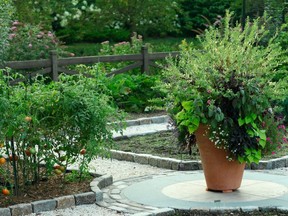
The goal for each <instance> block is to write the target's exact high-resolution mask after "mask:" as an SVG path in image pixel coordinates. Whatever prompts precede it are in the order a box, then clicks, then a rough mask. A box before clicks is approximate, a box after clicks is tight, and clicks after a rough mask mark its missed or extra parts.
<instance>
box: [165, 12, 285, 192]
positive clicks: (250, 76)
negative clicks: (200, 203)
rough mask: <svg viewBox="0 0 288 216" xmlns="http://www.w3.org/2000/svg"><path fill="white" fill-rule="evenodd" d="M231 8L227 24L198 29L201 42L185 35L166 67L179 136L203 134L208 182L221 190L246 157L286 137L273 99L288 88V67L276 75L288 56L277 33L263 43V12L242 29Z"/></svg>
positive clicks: (230, 186)
mask: <svg viewBox="0 0 288 216" xmlns="http://www.w3.org/2000/svg"><path fill="white" fill-rule="evenodd" d="M231 16H232V13H230V12H228V11H227V13H226V16H225V18H224V19H223V20H221V22H220V23H221V26H210V27H209V28H208V29H207V30H206V31H205V32H204V34H203V35H201V36H199V37H198V40H199V41H200V47H199V48H195V47H193V44H187V43H186V42H185V41H183V43H182V45H181V50H180V55H179V57H178V58H177V59H176V60H173V59H172V58H171V59H168V67H167V68H166V69H165V71H164V72H163V75H164V77H165V82H163V83H164V84H163V85H164V87H165V89H166V90H167V91H168V93H169V96H168V100H169V109H170V111H171V113H172V117H173V118H174V119H175V120H176V125H177V128H178V130H179V131H180V137H182V138H186V140H190V141H191V140H193V139H191V136H194V135H195V136H196V142H197V146H198V148H199V151H200V156H201V161H202V166H203V170H204V174H205V179H206V183H207V189H210V190H220V191H232V190H235V189H237V188H239V187H240V185H241V180H242V176H243V171H244V168H245V164H251V163H258V162H259V160H260V159H261V158H262V156H263V155H264V154H271V152H272V151H275V149H277V148H278V147H279V145H281V144H282V143H283V142H284V141H285V137H284V136H285V126H284V125H281V119H280V118H277V117H276V116H275V114H274V113H273V110H272V107H271V101H272V99H276V98H277V99H281V98H285V94H287V92H288V91H287V83H288V82H287V75H286V78H284V79H282V80H278V81H277V82H274V81H273V77H275V76H276V75H277V73H280V71H279V70H278V68H279V66H280V65H281V64H282V63H283V61H287V57H286V60H285V58H283V51H282V50H281V48H280V46H279V45H278V44H277V43H275V42H274V39H275V37H276V36H275V37H272V38H271V39H270V40H269V42H268V44H266V45H261V40H262V39H263V38H264V37H265V36H266V35H267V33H268V31H267V30H266V29H265V22H263V20H261V21H260V18H259V19H256V20H253V21H252V22H250V21H249V20H247V22H246V25H245V29H244V30H242V29H241V26H240V25H238V24H236V25H235V26H232V24H231ZM261 23H262V24H261ZM281 73H283V71H281ZM285 73H286V74H287V71H286V72H285ZM187 138H190V139H187ZM283 138H284V139H283ZM218 153H219V154H220V156H217V155H218ZM218 163H222V164H221V165H220V166H219V165H218ZM209 169H211V173H209V172H208V171H207V170H209ZM237 170H239V173H238V174H237ZM234 177H235V178H236V177H237V178H238V179H235V178H234ZM228 181H232V182H231V183H230V182H228Z"/></svg>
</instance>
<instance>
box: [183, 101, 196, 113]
mask: <svg viewBox="0 0 288 216" xmlns="http://www.w3.org/2000/svg"><path fill="white" fill-rule="evenodd" d="M181 105H182V106H183V108H184V109H185V110H186V111H191V110H193V101H183V102H182V103H181Z"/></svg>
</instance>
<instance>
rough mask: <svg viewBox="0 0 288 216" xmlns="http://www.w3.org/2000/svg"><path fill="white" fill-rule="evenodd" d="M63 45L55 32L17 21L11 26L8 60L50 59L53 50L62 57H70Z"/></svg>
mask: <svg viewBox="0 0 288 216" xmlns="http://www.w3.org/2000/svg"><path fill="white" fill-rule="evenodd" d="M61 45H62V44H61V42H60V41H59V40H58V38H56V36H55V35H54V33H53V32H51V31H46V30H44V29H42V28H41V26H33V25H31V24H24V23H21V22H19V21H17V20H16V21H14V22H12V25H11V26H10V34H9V49H8V51H7V60H9V61H21V60H37V59H48V58H49V56H50V51H51V50H57V52H58V54H59V55H62V56H63V55H68V53H65V52H64V49H63V46H61Z"/></svg>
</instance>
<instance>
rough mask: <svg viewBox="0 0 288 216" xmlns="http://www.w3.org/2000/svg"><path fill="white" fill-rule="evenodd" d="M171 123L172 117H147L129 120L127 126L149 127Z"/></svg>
mask: <svg viewBox="0 0 288 216" xmlns="http://www.w3.org/2000/svg"><path fill="white" fill-rule="evenodd" d="M169 121H170V117H169V116H167V115H162V116H154V117H147V118H139V119H135V120H127V121H126V126H127V127H131V126H138V125H147V124H161V123H168V122H169Z"/></svg>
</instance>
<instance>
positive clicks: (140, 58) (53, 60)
mask: <svg viewBox="0 0 288 216" xmlns="http://www.w3.org/2000/svg"><path fill="white" fill-rule="evenodd" d="M177 55H179V52H158V53H148V47H147V46H142V48H141V53H140V54H129V55H109V56H85V57H71V58H58V57H57V52H56V51H51V55H50V59H45V60H29V61H9V62H6V64H5V66H6V67H9V68H11V69H16V70H27V69H33V70H37V71H35V72H32V73H29V76H30V77H33V76H36V75H37V74H42V75H44V74H50V75H51V78H52V80H54V81H57V80H58V76H59V73H65V74H71V75H72V74H77V73H78V72H77V71H73V70H69V69H66V68H65V67H66V66H69V65H77V64H95V63H100V62H123V61H126V62H127V61H128V62H131V61H132V62H134V63H132V64H130V65H128V66H126V67H124V68H120V69H117V70H115V71H112V72H110V73H108V74H107V76H112V75H116V74H120V73H124V72H126V71H129V70H132V69H134V68H138V67H140V68H141V71H142V72H143V73H144V72H145V73H149V68H150V66H152V67H159V65H157V64H156V63H155V61H156V60H161V59H164V58H166V57H168V56H172V57H176V56H177ZM20 81H23V80H21V79H18V80H14V81H13V83H17V82H20Z"/></svg>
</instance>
